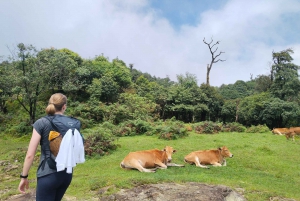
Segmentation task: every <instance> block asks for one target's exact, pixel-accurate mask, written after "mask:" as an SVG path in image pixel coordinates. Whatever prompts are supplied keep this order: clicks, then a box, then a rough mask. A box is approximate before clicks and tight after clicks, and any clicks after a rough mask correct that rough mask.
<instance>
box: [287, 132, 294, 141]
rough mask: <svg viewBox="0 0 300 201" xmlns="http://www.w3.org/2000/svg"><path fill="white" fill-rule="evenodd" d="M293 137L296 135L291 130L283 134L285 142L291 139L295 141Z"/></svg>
mask: <svg viewBox="0 0 300 201" xmlns="http://www.w3.org/2000/svg"><path fill="white" fill-rule="evenodd" d="M295 135H296V133H295V132H294V131H292V130H291V131H289V132H287V133H286V134H285V137H286V139H287V140H288V139H290V138H292V140H293V141H295Z"/></svg>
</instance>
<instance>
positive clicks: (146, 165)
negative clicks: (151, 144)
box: [120, 146, 184, 172]
mask: <svg viewBox="0 0 300 201" xmlns="http://www.w3.org/2000/svg"><path fill="white" fill-rule="evenodd" d="M175 152H176V150H174V149H173V148H172V147H170V146H166V147H165V148H164V149H163V150H158V149H152V150H144V151H136V152H130V153H129V154H128V155H127V156H126V157H125V158H124V160H123V161H122V162H121V164H120V167H121V168H124V169H138V170H139V171H140V172H155V171H156V169H158V168H159V169H167V167H168V166H177V167H183V166H184V165H177V164H175V163H170V162H171V160H172V154H173V153H175Z"/></svg>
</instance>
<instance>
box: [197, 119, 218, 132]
mask: <svg viewBox="0 0 300 201" xmlns="http://www.w3.org/2000/svg"><path fill="white" fill-rule="evenodd" d="M193 127H194V129H195V132H196V133H205V134H214V133H219V131H221V129H222V125H221V123H218V122H217V123H215V122H212V121H204V122H199V123H196V124H194V125H193Z"/></svg>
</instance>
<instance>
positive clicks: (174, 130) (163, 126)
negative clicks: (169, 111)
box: [149, 118, 188, 140]
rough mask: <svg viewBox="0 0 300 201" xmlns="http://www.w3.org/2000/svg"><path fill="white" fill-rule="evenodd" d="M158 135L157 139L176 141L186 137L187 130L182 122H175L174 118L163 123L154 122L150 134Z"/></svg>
mask: <svg viewBox="0 0 300 201" xmlns="http://www.w3.org/2000/svg"><path fill="white" fill-rule="evenodd" d="M149 134H155V135H158V138H159V139H164V140H177V139H179V138H184V137H186V136H188V132H187V129H186V127H185V125H184V123H183V122H181V121H177V120H175V119H174V118H172V119H168V120H166V121H164V122H156V125H155V127H154V129H153V131H152V133H149Z"/></svg>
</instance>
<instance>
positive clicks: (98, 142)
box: [83, 127, 117, 156]
mask: <svg viewBox="0 0 300 201" xmlns="http://www.w3.org/2000/svg"><path fill="white" fill-rule="evenodd" d="M83 134H84V139H85V143H84V150H85V153H86V155H88V156H96V155H100V156H103V155H105V154H109V153H110V152H111V151H113V150H116V149H117V145H116V144H115V143H114V141H115V140H116V138H115V136H114V135H113V134H112V132H111V130H110V129H107V128H104V127H97V128H96V129H86V130H84V132H83Z"/></svg>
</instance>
